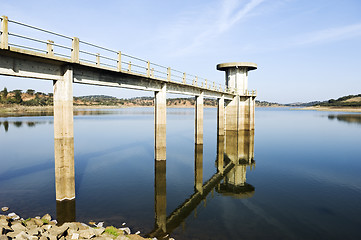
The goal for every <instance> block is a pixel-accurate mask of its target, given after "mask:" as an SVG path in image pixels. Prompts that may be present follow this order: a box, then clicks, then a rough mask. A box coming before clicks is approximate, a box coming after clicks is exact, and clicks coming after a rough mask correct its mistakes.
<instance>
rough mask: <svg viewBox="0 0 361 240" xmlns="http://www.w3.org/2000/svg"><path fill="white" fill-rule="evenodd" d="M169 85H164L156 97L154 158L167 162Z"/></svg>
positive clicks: (156, 93)
mask: <svg viewBox="0 0 361 240" xmlns="http://www.w3.org/2000/svg"><path fill="white" fill-rule="evenodd" d="M166 91H167V85H166V84H164V85H163V86H162V88H161V90H160V91H157V92H155V97H154V148H155V149H154V158H155V160H156V161H161V160H164V161H165V160H166V125H167V98H166Z"/></svg>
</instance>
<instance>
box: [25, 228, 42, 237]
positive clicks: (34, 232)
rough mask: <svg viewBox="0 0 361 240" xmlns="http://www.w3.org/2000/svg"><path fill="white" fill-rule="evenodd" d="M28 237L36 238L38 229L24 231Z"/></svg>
mask: <svg viewBox="0 0 361 240" xmlns="http://www.w3.org/2000/svg"><path fill="white" fill-rule="evenodd" d="M26 232H27V233H28V234H29V235H30V236H38V235H39V229H38V228H37V227H33V228H31V229H29V230H27V231H26Z"/></svg>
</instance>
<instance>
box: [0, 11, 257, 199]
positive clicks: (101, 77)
mask: <svg viewBox="0 0 361 240" xmlns="http://www.w3.org/2000/svg"><path fill="white" fill-rule="evenodd" d="M0 20H1V30H0V33H1V37H0V75H6V76H13V77H24V78H35V79H44V80H51V81H52V83H53V90H54V142H55V182H56V199H57V200H64V199H74V198H75V182H74V134H73V83H79V84H90V85H99V86H109V87H119V88H129V89H137V90H145V91H153V92H154V93H155V94H154V105H155V106H154V108H155V110H154V112H155V114H154V124H155V127H154V128H155V161H162V160H166V94H167V93H175V94H185V95H191V96H194V97H195V100H196V101H195V144H198V145H202V144H203V98H204V97H212V98H216V99H217V100H218V113H217V131H218V135H220V136H223V135H225V134H227V132H228V133H231V132H236V133H237V132H239V131H243V130H251V131H252V130H254V108H255V97H256V91H248V89H247V84H248V71H249V70H254V69H256V68H257V65H256V64H254V63H248V62H233V63H223V64H218V65H217V69H218V70H221V71H225V73H226V81H225V85H224V86H222V85H219V84H216V83H215V82H211V81H209V80H207V79H204V78H201V77H198V76H196V75H191V74H187V73H185V72H182V71H179V70H176V69H173V68H170V67H166V66H163V65H160V64H157V63H153V62H150V61H148V60H144V59H140V58H137V57H134V56H131V55H128V54H125V53H123V52H121V51H115V50H112V49H108V48H105V47H101V46H97V45H95V44H92V43H89V42H85V41H82V40H80V39H79V38H77V37H69V36H65V35H62V34H59V33H55V32H51V31H49V30H45V29H41V28H39V27H34V26H31V25H28V24H25V23H21V22H18V21H14V20H10V19H8V17H6V16H2V17H0ZM49 39H50V40H49ZM232 134H233V133H232Z"/></svg>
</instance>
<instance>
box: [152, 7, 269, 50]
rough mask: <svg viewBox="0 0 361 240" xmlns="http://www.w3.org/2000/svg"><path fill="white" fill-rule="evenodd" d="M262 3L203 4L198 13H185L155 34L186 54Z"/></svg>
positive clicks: (247, 14)
mask: <svg viewBox="0 0 361 240" xmlns="http://www.w3.org/2000/svg"><path fill="white" fill-rule="evenodd" d="M262 2H264V0H250V1H248V2H247V3H246V4H244V1H239V0H224V1H222V2H221V4H220V3H219V2H216V3H215V4H213V5H212V6H210V5H208V6H207V7H204V8H203V13H201V14H200V13H199V11H194V12H192V11H189V12H184V13H183V14H182V15H181V16H178V18H177V20H176V21H175V22H173V23H171V24H170V25H169V26H167V27H166V29H169V30H168V31H167V32H166V33H164V34H159V35H158V36H159V39H161V40H162V41H164V42H166V43H168V44H170V45H171V46H170V47H171V48H172V49H178V50H177V52H175V53H174V54H175V55H183V54H189V53H191V52H193V51H194V50H196V49H199V48H200V47H204V46H205V44H206V43H207V42H209V41H211V40H213V39H214V38H217V37H218V36H220V35H221V34H223V33H224V32H226V31H228V30H229V29H231V28H232V27H233V26H234V25H236V24H238V23H239V22H240V21H242V20H243V19H245V18H247V17H248V16H249V15H250V14H251V13H252V12H254V11H255V9H256V8H257V7H258V6H259V5H260V4H262ZM162 29H164V27H163V28H162ZM174 46H177V47H176V48H174Z"/></svg>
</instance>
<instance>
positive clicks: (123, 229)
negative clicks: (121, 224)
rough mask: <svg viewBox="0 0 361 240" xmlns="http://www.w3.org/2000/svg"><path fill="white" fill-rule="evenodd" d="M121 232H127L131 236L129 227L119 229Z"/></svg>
mask: <svg viewBox="0 0 361 240" xmlns="http://www.w3.org/2000/svg"><path fill="white" fill-rule="evenodd" d="M119 230H122V231H123V232H126V233H127V234H128V235H129V234H130V228H128V227H125V228H119Z"/></svg>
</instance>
